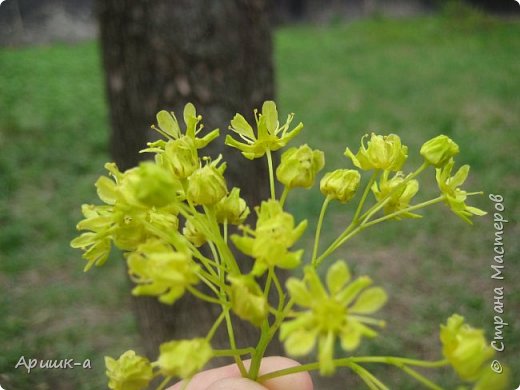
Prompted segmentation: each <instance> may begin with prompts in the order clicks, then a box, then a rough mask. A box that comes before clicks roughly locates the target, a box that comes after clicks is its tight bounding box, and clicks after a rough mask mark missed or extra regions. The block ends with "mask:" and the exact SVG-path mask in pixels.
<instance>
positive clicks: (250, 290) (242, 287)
mask: <svg viewBox="0 0 520 390" xmlns="http://www.w3.org/2000/svg"><path fill="white" fill-rule="evenodd" d="M228 280H229V281H230V283H231V286H230V288H229V297H230V301H231V308H232V309H233V312H234V313H235V314H236V315H237V316H239V317H240V318H242V319H243V320H246V321H249V322H251V323H252V324H253V325H256V326H260V325H262V322H263V321H264V319H265V318H266V317H267V314H268V304H267V299H266V297H265V296H264V293H263V291H262V289H261V288H260V286H259V285H258V283H256V281H255V279H254V278H253V277H252V276H251V275H233V276H232V275H230V276H228Z"/></svg>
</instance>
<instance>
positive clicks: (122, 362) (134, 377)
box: [105, 350, 153, 390]
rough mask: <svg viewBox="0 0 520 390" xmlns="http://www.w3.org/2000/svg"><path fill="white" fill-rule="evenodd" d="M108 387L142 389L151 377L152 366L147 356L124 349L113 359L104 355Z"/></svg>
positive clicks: (128, 389) (131, 389)
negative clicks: (117, 357) (123, 351)
mask: <svg viewBox="0 0 520 390" xmlns="http://www.w3.org/2000/svg"><path fill="white" fill-rule="evenodd" d="M105 366H106V368H107V370H106V375H107V376H108V387H109V388H110V389H112V390H142V389H144V388H146V387H147V386H148V384H149V383H150V381H151V380H152V378H153V373H152V366H151V365H150V362H149V361H148V359H147V358H145V357H142V356H139V355H136V354H135V352H134V351H131V350H130V351H126V352H125V353H123V354H122V355H121V356H120V357H119V359H117V360H115V359H113V358H111V357H109V356H105Z"/></svg>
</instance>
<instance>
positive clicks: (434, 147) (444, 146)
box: [420, 135, 459, 168]
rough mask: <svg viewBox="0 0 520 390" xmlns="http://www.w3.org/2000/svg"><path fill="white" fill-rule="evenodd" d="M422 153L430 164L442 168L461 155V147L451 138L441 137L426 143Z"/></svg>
mask: <svg viewBox="0 0 520 390" xmlns="http://www.w3.org/2000/svg"><path fill="white" fill-rule="evenodd" d="M420 153H421V156H423V157H424V159H425V160H426V161H427V162H428V163H430V164H432V165H434V166H435V167H437V168H440V167H442V166H443V165H445V164H446V163H447V162H448V161H449V160H450V159H451V158H452V157H453V156H455V155H456V154H458V153H459V146H458V145H457V144H456V143H455V142H453V140H452V139H451V138H450V137H447V136H445V135H439V136H437V137H435V138H432V139H431V140H429V141H426V142H425V143H424V145H423V146H422V147H421V152H420Z"/></svg>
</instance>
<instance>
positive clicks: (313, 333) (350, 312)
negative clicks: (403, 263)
mask: <svg viewBox="0 0 520 390" xmlns="http://www.w3.org/2000/svg"><path fill="white" fill-rule="evenodd" d="M350 280H351V277H350V271H349V269H348V267H347V265H346V264H345V263H344V262H343V261H338V262H336V263H335V264H333V265H332V266H331V267H330V268H329V270H328V272H327V289H325V287H324V286H323V284H322V282H321V281H320V279H319V277H318V275H317V273H316V271H315V270H314V268H313V267H311V266H308V267H306V268H305V276H304V278H303V280H298V279H295V278H289V280H288V281H287V289H288V290H289V293H290V295H291V298H292V299H293V300H294V301H295V302H296V304H298V305H300V306H302V307H304V308H307V309H308V310H306V311H303V312H296V318H295V319H294V320H290V321H287V322H284V323H283V324H282V326H281V328H280V339H281V340H282V341H284V342H285V349H286V350H287V353H289V354H290V355H293V356H302V355H306V354H308V353H309V352H310V351H311V350H312V349H313V348H314V345H315V344H316V340H317V341H318V349H319V352H318V357H319V363H320V372H321V374H322V375H330V374H333V373H334V371H335V366H334V362H333V359H334V344H335V340H336V338H337V337H339V339H340V341H341V346H342V348H343V349H345V350H347V351H351V350H354V349H355V348H357V347H358V345H359V343H360V342H361V338H362V337H363V336H366V337H375V336H376V335H377V333H376V331H374V330H373V329H371V328H370V327H368V326H367V325H378V326H384V322H383V321H378V320H375V319H373V318H371V317H369V316H367V314H372V313H374V312H375V311H377V310H379V309H380V308H381V306H383V305H384V304H385V302H386V300H387V295H386V293H385V291H384V290H383V289H382V288H379V287H370V288H369V286H370V285H371V284H372V281H371V280H370V278H368V277H366V276H362V277H360V278H358V279H356V280H354V281H352V282H351V283H349V282H350ZM327 290H328V291H327Z"/></svg>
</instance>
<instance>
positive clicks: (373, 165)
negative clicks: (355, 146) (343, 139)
mask: <svg viewBox="0 0 520 390" xmlns="http://www.w3.org/2000/svg"><path fill="white" fill-rule="evenodd" d="M366 137H368V134H365V135H364V136H363V138H361V148H360V149H359V151H358V152H357V154H356V155H354V153H352V151H351V150H350V149H349V148H347V149H346V150H345V156H347V157H350V159H351V160H352V163H353V164H354V165H355V166H356V167H358V168H361V169H363V170H370V169H381V170H388V171H398V170H400V169H401V167H402V166H403V164H404V162H405V161H406V159H407V157H408V147H407V146H405V145H401V139H400V138H399V136H397V135H395V134H390V135H385V136H383V135H376V134H374V133H372V135H371V136H370V141H368V142H367V146H365V142H364V141H365V138H366Z"/></svg>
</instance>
